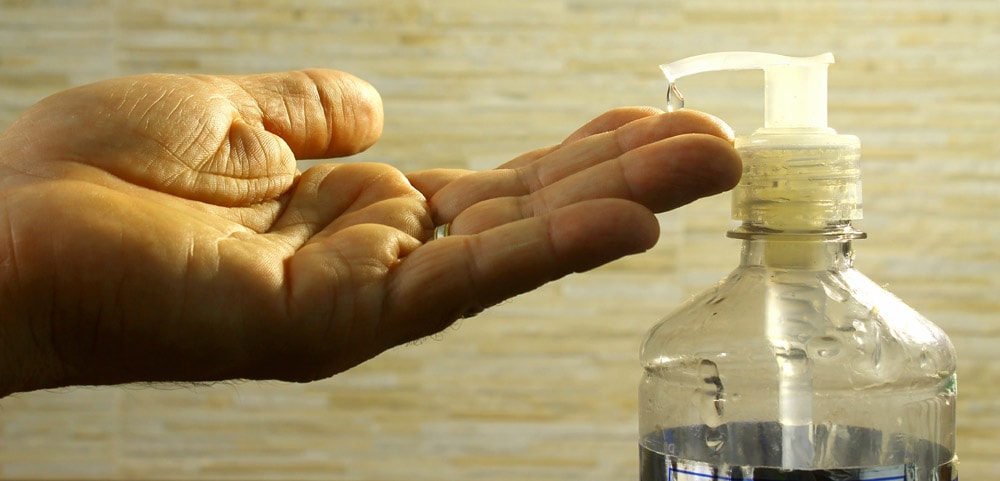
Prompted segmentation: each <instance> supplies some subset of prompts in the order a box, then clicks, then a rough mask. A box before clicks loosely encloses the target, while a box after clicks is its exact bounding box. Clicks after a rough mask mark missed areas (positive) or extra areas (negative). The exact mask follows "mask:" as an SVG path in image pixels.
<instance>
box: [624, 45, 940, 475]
mask: <svg viewBox="0 0 1000 481" xmlns="http://www.w3.org/2000/svg"><path fill="white" fill-rule="evenodd" d="M832 63H833V55H831V54H829V53H827V54H822V55H817V56H813V57H786V56H781V55H774V54H767V53H756V52H721V53H711V54H706V55H700V56H696V57H691V58H687V59H683V60H679V61H676V62H673V63H670V64H666V65H662V66H661V68H662V69H663V71H664V73H665V74H666V76H667V80H668V81H669V82H670V85H669V87H668V90H667V92H668V94H667V96H668V110H670V108H669V107H670V106H673V107H678V106H682V102H681V100H680V99H682V97H680V90H679V89H678V87H677V85H676V82H677V81H678V80H679V79H681V78H683V77H686V76H689V75H694V74H698V73H704V72H713V71H720V70H745V69H760V70H763V71H764V86H765V87H764V89H765V93H764V99H765V100H764V102H765V106H764V125H763V126H762V127H761V128H759V129H757V130H756V131H755V132H753V133H752V134H750V135H747V136H740V137H738V138H737V140H736V148H737V150H738V151H739V153H740V156H741V158H742V160H743V164H744V170H743V177H742V179H741V181H740V183H739V185H738V186H737V187H736V188H735V189H734V191H733V202H732V214H733V218H734V219H736V220H738V221H740V225H739V226H738V227H736V228H734V229H733V230H732V231H730V232H729V236H730V237H733V238H736V239H741V240H742V242H743V247H742V251H741V257H740V264H739V266H738V267H737V268H736V269H735V270H734V271H733V272H732V273H731V274H730V275H729V276H728V277H727V278H725V279H724V280H722V281H721V282H719V283H718V284H717V285H716V286H714V287H713V288H711V289H708V290H707V291H705V292H703V293H701V294H699V295H697V296H695V297H694V298H692V299H691V300H689V301H687V302H686V303H684V304H683V305H681V306H680V307H679V308H678V309H677V310H675V311H674V312H673V313H671V314H670V315H668V316H667V317H666V318H665V319H664V320H662V321H661V322H660V323H658V324H657V325H655V326H654V327H653V328H652V329H651V330H650V332H649V334H648V335H647V337H646V339H645V341H644V342H643V345H642V351H641V355H640V357H641V360H642V364H643V368H644V375H643V378H642V381H641V383H640V388H639V403H640V404H639V406H640V407H639V425H640V430H641V435H642V437H641V439H640V458H641V469H642V480H643V481H661V480H670V481H692V480H699V481H704V480H706V479H717V480H769V481H771V480H821V481H822V480H831V481H832V480H837V481H853V480H858V481H861V480H876V479H878V480H883V481H890V480H891V481H954V480H957V476H958V475H957V471H956V464H957V461H956V458H955V455H954V450H955V436H954V429H955V398H956V390H957V389H956V377H955V367H956V360H955V351H954V348H953V346H952V344H951V342H950V340H949V339H948V337H947V336H946V335H945V334H944V332H943V331H941V329H939V328H938V327H937V326H935V325H934V324H932V323H930V322H929V321H927V320H926V319H925V318H924V317H923V316H921V315H920V314H918V313H917V312H915V311H914V310H913V309H911V308H910V307H908V306H907V305H905V304H904V303H903V302H902V301H900V300H899V299H898V298H896V297H895V296H893V295H892V294H890V293H888V292H887V291H885V290H884V289H882V288H881V287H879V286H878V285H877V284H875V283H874V282H872V281H871V280H869V279H868V278H867V277H865V276H864V275H863V274H861V273H860V272H858V271H857V270H856V269H855V268H854V251H853V247H852V241H854V240H856V239H861V238H864V236H865V235H864V233H862V232H860V231H858V230H856V229H855V228H854V227H853V226H852V224H851V221H853V220H855V219H860V218H861V207H862V205H861V170H860V157H861V156H860V142H859V140H858V138H857V137H855V136H851V135H840V134H838V133H837V132H836V131H835V130H833V129H831V128H829V127H828V126H827V95H826V92H827V75H826V74H827V70H828V67H829V66H830V64H832Z"/></svg>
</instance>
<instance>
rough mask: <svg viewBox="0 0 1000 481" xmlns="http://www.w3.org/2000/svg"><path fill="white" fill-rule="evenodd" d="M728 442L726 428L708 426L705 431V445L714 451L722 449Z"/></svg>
mask: <svg viewBox="0 0 1000 481" xmlns="http://www.w3.org/2000/svg"><path fill="white" fill-rule="evenodd" d="M724 444H726V433H725V430H724V429H719V428H708V430H707V431H705V446H707V447H708V449H711V450H712V451H713V452H716V453H717V452H719V451H722V446H723V445H724Z"/></svg>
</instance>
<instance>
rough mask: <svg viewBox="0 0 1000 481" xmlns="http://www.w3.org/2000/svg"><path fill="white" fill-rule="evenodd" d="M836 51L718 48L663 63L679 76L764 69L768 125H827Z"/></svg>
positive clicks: (668, 71)
mask: <svg viewBox="0 0 1000 481" xmlns="http://www.w3.org/2000/svg"><path fill="white" fill-rule="evenodd" d="M832 63H833V54H831V53H824V54H821V55H816V56H813V57H786V56H784V55H777V54H773V53H760V52H716V53H707V54H704V55H697V56H694V57H688V58H685V59H681V60H678V61H676V62H671V63H668V64H663V65H660V68H661V69H663V73H664V74H665V75H666V76H667V80H668V81H670V84H671V85H673V84H674V82H676V81H677V80H678V79H680V78H682V77H687V76H688V75H694V74H698V73H703V72H716V71H720V70H754V69H759V70H763V71H764V128H765V129H803V128H805V129H826V128H827V124H826V73H827V69H828V67H829V66H830V64H832Z"/></svg>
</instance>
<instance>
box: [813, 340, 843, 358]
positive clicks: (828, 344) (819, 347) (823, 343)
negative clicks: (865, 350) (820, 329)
mask: <svg viewBox="0 0 1000 481" xmlns="http://www.w3.org/2000/svg"><path fill="white" fill-rule="evenodd" d="M806 347H807V348H808V349H809V353H810V354H811V355H812V356H813V357H816V358H819V359H833V358H835V357H837V356H839V355H840V348H841V345H840V341H839V340H838V339H837V338H836V337H833V336H819V337H815V338H813V339H811V340H810V341H809V343H808V344H807V346H806Z"/></svg>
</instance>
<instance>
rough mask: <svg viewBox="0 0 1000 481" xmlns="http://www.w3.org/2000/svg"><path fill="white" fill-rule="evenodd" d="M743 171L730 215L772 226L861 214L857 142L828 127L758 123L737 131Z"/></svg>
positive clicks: (805, 226)
mask: <svg viewBox="0 0 1000 481" xmlns="http://www.w3.org/2000/svg"><path fill="white" fill-rule="evenodd" d="M736 149H737V151H739V153H740V157H741V158H742V159H743V177H742V179H741V180H740V183H739V185H737V186H736V188H735V189H734V191H733V204H732V209H733V218H734V219H737V220H741V221H743V222H744V223H749V224H751V225H754V226H759V227H760V228H763V229H771V230H777V231H805V232H809V231H819V230H824V229H826V228H827V226H829V225H831V224H837V223H840V222H844V221H850V220H854V219H860V218H861V165H860V164H861V154H860V152H861V147H860V141H859V140H858V138H857V137H855V136H853V135H837V134H836V133H835V132H834V131H833V130H832V129H780V130H779V129H761V130H758V131H757V132H755V133H754V134H753V135H750V136H743V137H739V138H738V139H737V140H736Z"/></svg>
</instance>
